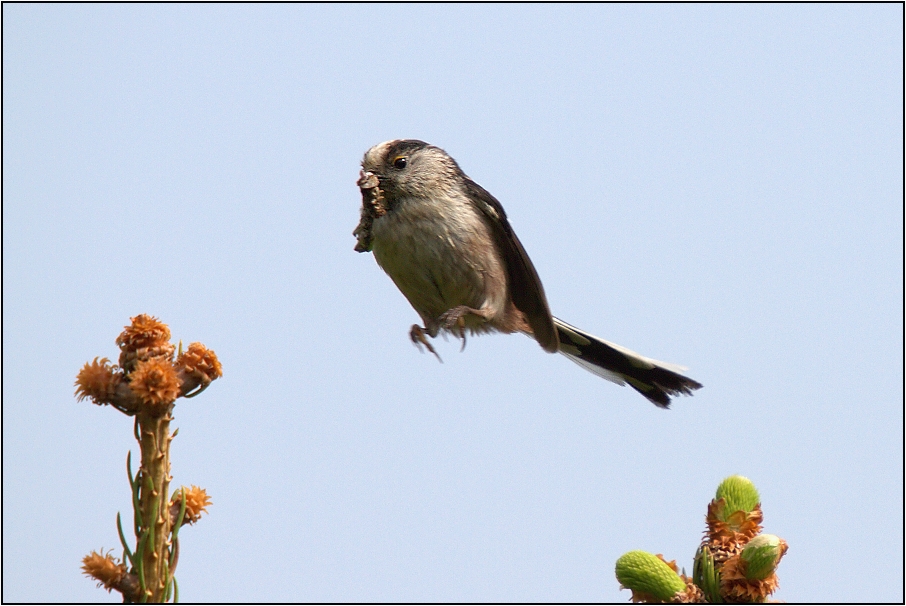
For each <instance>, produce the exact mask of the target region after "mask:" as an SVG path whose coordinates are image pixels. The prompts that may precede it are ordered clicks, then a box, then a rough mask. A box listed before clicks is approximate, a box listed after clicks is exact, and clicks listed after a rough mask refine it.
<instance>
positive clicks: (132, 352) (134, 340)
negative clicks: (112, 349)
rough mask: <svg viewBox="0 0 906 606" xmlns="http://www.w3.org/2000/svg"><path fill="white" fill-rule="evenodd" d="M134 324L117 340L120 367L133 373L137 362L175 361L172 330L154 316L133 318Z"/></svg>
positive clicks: (142, 315) (143, 315)
mask: <svg viewBox="0 0 906 606" xmlns="http://www.w3.org/2000/svg"><path fill="white" fill-rule="evenodd" d="M131 320H132V324H131V325H130V326H126V327H125V330H124V331H123V332H122V333H121V334H120V336H118V337H117V338H116V344H117V345H119V347H120V350H122V353H120V360H119V362H120V366H121V367H122V368H123V369H124V370H125V371H126V372H127V373H129V372H132V370H133V369H134V368H135V364H136V362H138V361H139V360H149V359H151V358H164V359H166V360H168V361H169V360H172V359H173V351H174V347H173V344H171V343H170V328H169V327H168V326H167V325H166V324H164V323H163V322H161V321H160V320H158V319H157V318H155V317H153V316H149V315H147V314H140V315H137V316H135V317H134V318H131Z"/></svg>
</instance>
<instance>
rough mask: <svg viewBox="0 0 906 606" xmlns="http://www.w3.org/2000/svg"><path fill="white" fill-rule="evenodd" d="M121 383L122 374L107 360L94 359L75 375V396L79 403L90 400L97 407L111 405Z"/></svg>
mask: <svg viewBox="0 0 906 606" xmlns="http://www.w3.org/2000/svg"><path fill="white" fill-rule="evenodd" d="M122 382H123V373H122V371H120V369H119V368H117V367H116V366H114V365H113V364H111V363H110V360H108V359H107V358H100V359H98V358H95V359H94V361H93V362H86V363H85V366H83V367H82V370H80V371H79V374H78V375H76V382H75V385H76V392H75V395H76V397H77V398H78V400H79V402H81V401H82V400H84V399H85V398H89V399H91V401H92V402H94V403H95V404H97V405H99V406H100V405H101V404H112V403H113V402H114V401H115V399H116V393H117V388H118V387H119V386H120V383H122Z"/></svg>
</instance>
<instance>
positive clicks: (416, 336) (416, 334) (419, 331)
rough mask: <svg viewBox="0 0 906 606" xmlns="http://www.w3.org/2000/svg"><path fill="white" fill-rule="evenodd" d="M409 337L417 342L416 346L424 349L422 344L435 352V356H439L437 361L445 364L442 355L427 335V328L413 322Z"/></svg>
mask: <svg viewBox="0 0 906 606" xmlns="http://www.w3.org/2000/svg"><path fill="white" fill-rule="evenodd" d="M409 338H410V339H412V342H413V343H415V346H416V347H418V350H419V351H421V350H422V345H424V346H425V347H426V348H427V349H428V351H430V352H431V353H433V354H434V357H436V358H437V361H438V362H440V363H441V364H443V362H444V361H443V360H441V359H440V356H439V355H438V353H437V352H436V351H434V346H433V345H431V343H430V342H429V341H428V337H427V335H425V329H424V328H422V327H421V326H419V325H418V324H413V325H412V328H411V329H410V330H409Z"/></svg>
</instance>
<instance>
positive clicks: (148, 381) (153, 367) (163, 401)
mask: <svg viewBox="0 0 906 606" xmlns="http://www.w3.org/2000/svg"><path fill="white" fill-rule="evenodd" d="M129 386H130V387H131V388H132V391H133V392H134V393H135V395H136V396H138V398H139V399H141V400H142V401H143V402H144V403H145V404H147V405H148V406H151V407H153V408H157V409H160V410H163V409H166V407H167V406H169V405H170V404H172V403H173V402H175V401H176V398H177V396H179V378H178V377H177V376H176V370H175V369H174V368H173V365H172V364H170V362H167V361H165V360H161V359H160V358H152V359H150V360H141V361H139V362H138V363H137V364H136V366H135V370H134V371H133V372H132V374H131V375H129Z"/></svg>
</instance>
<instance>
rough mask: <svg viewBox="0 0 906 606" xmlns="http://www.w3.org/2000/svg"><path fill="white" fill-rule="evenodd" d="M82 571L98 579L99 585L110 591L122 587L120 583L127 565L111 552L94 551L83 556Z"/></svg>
mask: <svg viewBox="0 0 906 606" xmlns="http://www.w3.org/2000/svg"><path fill="white" fill-rule="evenodd" d="M82 572H83V573H85V575H87V576H90V577H92V578H94V579H96V580H97V581H98V587H101V586H103V587H104V589H106V590H107V591H108V592H109V591H110V590H111V589H117V590H119V588H120V583H121V582H122V580H123V577H124V576H125V575H126V566H125V565H124V564H121V563H120V562H119V560H117V559H116V558H114V557H112V556H111V555H110V553H109V552H108V553H106V554H105V553H104V550H103V549H101V552H100V553H98V552H97V551H92V552H91V553H89V554H88V555H87V556H85V557H84V558H82Z"/></svg>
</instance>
